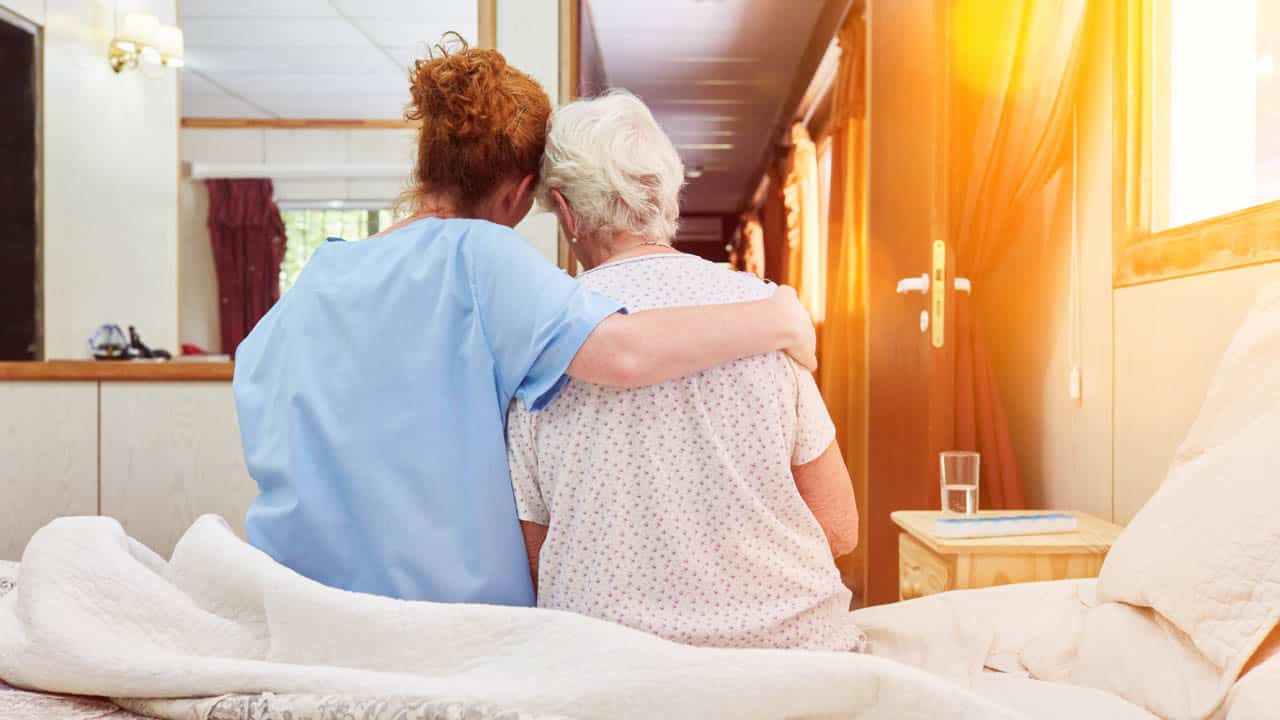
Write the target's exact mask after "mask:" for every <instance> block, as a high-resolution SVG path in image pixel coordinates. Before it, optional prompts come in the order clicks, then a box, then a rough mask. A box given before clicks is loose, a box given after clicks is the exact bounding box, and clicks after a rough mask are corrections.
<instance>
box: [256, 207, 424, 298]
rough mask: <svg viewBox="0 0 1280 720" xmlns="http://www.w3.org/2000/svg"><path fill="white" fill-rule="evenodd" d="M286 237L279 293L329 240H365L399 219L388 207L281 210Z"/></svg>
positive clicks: (289, 285)
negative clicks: (336, 238)
mask: <svg viewBox="0 0 1280 720" xmlns="http://www.w3.org/2000/svg"><path fill="white" fill-rule="evenodd" d="M280 214H281V216H283V217H284V229H285V237H286V238H287V240H286V243H285V249H284V262H282V263H280V294H281V295H283V294H284V293H285V292H287V291H288V290H289V288H291V287H293V283H294V282H295V281H296V280H297V279H298V274H299V273H301V272H302V268H303V267H304V266H305V265H306V264H307V261H308V260H310V259H311V255H312V253H314V252H315V251H316V250H317V249H318V248H319V247H320V246H321V245H323V244H324V243H325V242H326V241H327V240H328V239H329V238H331V237H340V238H342V239H343V240H364V239H365V238H367V237H370V236H372V235H377V234H378V233H380V232H382V231H383V230H385V229H387V228H389V227H391V225H393V224H394V223H395V222H396V221H397V220H399V219H400V215H398V214H397V213H396V212H395V211H394V210H391V209H389V208H380V209H370V210H312V209H298V210H282V211H281V212H280Z"/></svg>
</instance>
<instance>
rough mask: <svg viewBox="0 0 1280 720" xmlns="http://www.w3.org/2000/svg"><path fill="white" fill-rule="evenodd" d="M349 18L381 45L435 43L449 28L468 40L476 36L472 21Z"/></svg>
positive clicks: (472, 39)
mask: <svg viewBox="0 0 1280 720" xmlns="http://www.w3.org/2000/svg"><path fill="white" fill-rule="evenodd" d="M350 20H351V22H352V23H353V24H354V25H355V26H356V27H358V28H360V29H361V30H363V31H364V33H365V34H366V35H368V36H369V37H370V38H372V39H373V41H374V42H375V43H377V44H378V45H379V46H381V47H387V46H392V45H414V44H417V43H422V44H424V45H425V44H428V43H436V42H438V41H439V40H440V38H441V36H443V35H444V34H445V33H447V32H449V31H451V30H452V31H454V32H457V33H460V34H461V35H462V37H464V38H466V39H467V41H468V42H474V41H475V38H476V26H475V22H472V23H471V26H470V27H466V26H464V25H451V24H449V23H447V22H446V23H438V22H423V21H417V20H405V19H403V18H350Z"/></svg>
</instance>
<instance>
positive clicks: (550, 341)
mask: <svg viewBox="0 0 1280 720" xmlns="http://www.w3.org/2000/svg"><path fill="white" fill-rule="evenodd" d="M485 230H486V232H473V233H472V235H473V236H474V237H470V238H467V239H465V240H464V241H463V243H464V247H465V248H466V252H468V253H469V255H470V259H471V268H472V273H471V274H472V278H473V288H474V292H475V296H476V307H477V308H478V309H479V312H480V322H481V326H482V327H483V328H484V333H485V338H486V339H487V340H488V341H489V345H490V347H491V348H492V350H493V356H494V362H495V364H496V366H497V374H498V379H499V382H500V383H501V386H502V390H503V394H504V395H506V396H507V397H511V396H515V397H517V398H519V399H520V400H521V401H523V402H524V404H525V406H526V407H527V408H529V410H531V411H534V412H536V411H538V410H541V409H542V408H544V407H546V406H547V404H548V403H550V402H551V401H552V400H554V399H555V397H556V395H557V394H558V393H559V392H560V389H561V388H562V387H563V386H564V383H565V381H566V380H567V376H566V375H565V372H566V371H567V370H568V369H569V363H570V362H572V361H573V357H574V356H575V355H577V354H578V349H579V348H581V347H582V344H583V343H584V342H586V340H587V336H589V335H590V334H591V332H592V331H593V330H595V328H596V326H597V325H599V324H600V323H601V322H602V321H603V320H604V319H605V318H607V317H609V316H610V315H612V314H614V313H616V312H626V310H625V309H624V308H623V307H622V305H621V304H620V303H618V302H617V301H615V300H611V299H610V298H608V297H606V296H604V295H601V294H599V293H596V292H593V291H591V290H588V289H587V288H585V287H583V286H582V284H581V283H579V282H578V281H577V280H574V279H573V278H571V277H569V275H568V274H567V273H565V272H564V271H562V270H560V269H559V268H557V267H556V266H555V265H552V264H551V263H549V262H547V260H546V259H545V258H543V257H542V256H541V255H539V254H538V252H537V251H536V250H534V249H533V248H532V247H531V246H530V245H529V243H528V242H526V241H525V240H524V239H523V238H521V237H520V236H519V235H517V234H516V233H515V231H512V230H508V229H506V228H501V227H500V226H494V225H487V226H485Z"/></svg>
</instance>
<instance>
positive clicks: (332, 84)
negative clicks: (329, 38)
mask: <svg viewBox="0 0 1280 720" xmlns="http://www.w3.org/2000/svg"><path fill="white" fill-rule="evenodd" d="M384 62H386V61H385V60H384ZM209 77H210V79H212V80H213V81H214V82H216V83H218V84H219V85H221V86H222V87H224V88H226V89H227V90H229V91H231V92H232V93H234V94H236V95H240V96H241V97H245V98H269V97H273V96H277V95H296V94H304V93H305V94H312V93H317V92H319V93H321V94H324V95H396V96H399V95H404V97H405V99H406V100H407V99H408V97H409V82H408V81H407V80H406V79H404V78H400V77H396V76H395V74H394V73H385V72H384V73H377V74H366V75H351V74H347V75H313V74H289V73H215V74H211V75H210V76H209Z"/></svg>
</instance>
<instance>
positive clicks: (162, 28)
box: [107, 13, 183, 73]
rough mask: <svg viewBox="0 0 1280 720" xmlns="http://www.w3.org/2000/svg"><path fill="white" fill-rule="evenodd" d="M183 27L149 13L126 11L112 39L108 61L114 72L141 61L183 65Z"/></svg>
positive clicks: (172, 65) (175, 66) (168, 65)
mask: <svg viewBox="0 0 1280 720" xmlns="http://www.w3.org/2000/svg"><path fill="white" fill-rule="evenodd" d="M182 56H183V42H182V30H181V29H179V28H177V27H174V26H173V25H161V24H160V20H159V19H158V18H157V17H156V16H155V15H152V14H150V13H129V14H128V15H125V16H124V22H123V23H121V25H120V27H119V28H118V29H117V33H116V36H115V38H114V39H112V40H111V49H110V50H109V51H108V52H107V62H109V63H111V69H112V70H115V71H116V72H117V73H119V72H123V71H125V70H132V69H134V68H137V67H138V66H139V65H141V64H144V63H145V64H147V65H165V66H167V67H171V68H180V67H182V65H183V60H182Z"/></svg>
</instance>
